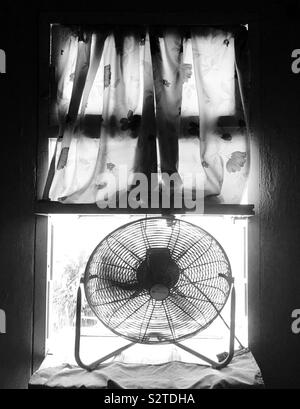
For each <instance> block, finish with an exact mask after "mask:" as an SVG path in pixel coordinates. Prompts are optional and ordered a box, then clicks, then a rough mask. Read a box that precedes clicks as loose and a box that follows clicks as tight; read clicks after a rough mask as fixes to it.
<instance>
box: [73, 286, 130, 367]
mask: <svg viewBox="0 0 300 409" xmlns="http://www.w3.org/2000/svg"><path fill="white" fill-rule="evenodd" d="M81 303H82V295H81V287H80V286H79V287H78V291H77V306H76V332H75V360H76V362H77V364H78V366H80V367H81V368H83V369H86V370H87V371H93V370H94V369H96V368H97V367H98V366H99V365H100V364H101V363H102V362H104V361H107V360H108V359H109V358H112V357H113V356H116V355H118V354H120V353H121V352H122V351H124V350H125V349H127V348H130V347H131V346H133V345H135V344H136V343H135V342H130V343H129V344H126V345H124V346H123V347H121V348H118V349H116V350H115V351H113V352H111V353H110V354H108V355H105V356H104V357H102V358H100V359H98V360H97V361H95V362H92V363H91V364H89V365H86V364H84V363H83V362H82V360H81V358H80V338H81Z"/></svg>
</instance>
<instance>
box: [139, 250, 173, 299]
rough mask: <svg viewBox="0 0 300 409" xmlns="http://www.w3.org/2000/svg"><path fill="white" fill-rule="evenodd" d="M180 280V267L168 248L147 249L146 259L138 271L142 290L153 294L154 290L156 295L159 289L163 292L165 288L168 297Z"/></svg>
mask: <svg viewBox="0 0 300 409" xmlns="http://www.w3.org/2000/svg"><path fill="white" fill-rule="evenodd" d="M178 279H179V267H178V265H177V264H176V263H175V261H174V260H173V259H172V258H171V255H170V250H169V249H168V248H149V249H147V253H146V259H145V260H144V261H143V262H142V263H141V264H140V266H139V267H138V269H137V280H138V282H139V284H140V286H141V288H144V289H146V290H148V291H150V294H151V291H152V289H153V288H154V290H153V291H154V293H156V292H157V289H158V288H160V289H161V290H162V288H163V287H164V288H165V289H166V291H167V295H166V297H167V296H168V294H169V290H170V288H172V287H174V286H175V285H176V283H177V282H178ZM157 286H160V287H157ZM164 293H165V291H164ZM151 295H152V294H151ZM166 297H164V298H166ZM153 298H155V297H153Z"/></svg>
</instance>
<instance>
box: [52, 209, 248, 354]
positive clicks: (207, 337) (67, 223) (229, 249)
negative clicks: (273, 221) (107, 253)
mask: <svg viewBox="0 0 300 409" xmlns="http://www.w3.org/2000/svg"><path fill="white" fill-rule="evenodd" d="M141 217H143V216H141V215H112V216H109V215H102V216H79V215H67V216H66V215H52V216H50V217H49V222H48V223H49V236H50V237H49V252H48V254H49V272H48V274H49V281H48V285H49V293H48V339H47V348H48V351H49V352H51V353H52V354H54V355H56V356H58V357H60V358H61V359H63V360H67V361H68V362H72V361H73V360H74V356H73V346H74V336H75V307H76V292H77V288H78V285H79V281H80V278H81V276H82V275H83V273H84V269H85V265H86V263H87V260H88V257H89V255H90V253H91V252H92V250H93V249H94V248H95V247H96V245H97V244H98V243H99V242H100V241H101V239H103V238H104V237H105V236H106V235H107V234H108V233H110V232H111V231H112V230H114V229H115V228H117V227H119V226H121V225H122V224H125V223H128V222H129V221H134V220H137V219H139V218H141ZM180 217H181V218H183V219H184V220H187V221H190V222H192V223H194V224H197V225H199V226H201V227H202V228H204V229H205V230H207V231H208V232H209V233H211V234H212V235H213V236H214V237H215V238H216V239H217V240H218V241H219V243H220V244H221V245H222V247H223V248H224V250H225V252H226V253H227V255H228V257H229V260H230V263H231V268H232V273H233V276H234V278H235V288H236V293H237V307H236V336H237V338H238V339H239V340H240V342H241V343H242V344H243V346H247V345H248V313H247V219H236V218H233V217H229V216H227V217H226V216H225V217H224V216H210V217H209V216H195V215H194V216H180ZM229 311H230V301H229V300H228V301H227V303H226V305H225V307H224V309H223V311H222V313H221V315H222V317H223V318H224V320H225V321H226V322H227V323H228V324H229ZM82 335H83V337H82V355H83V359H85V360H86V361H87V362H88V361H92V360H95V359H97V358H98V357H99V354H100V356H102V355H105V354H106V353H109V352H111V351H112V350H113V349H114V347H115V348H118V347H120V346H122V345H124V343H126V340H124V339H123V338H120V337H117V336H116V335H114V334H113V333H112V332H111V331H110V330H109V329H107V328H106V327H104V326H103V325H102V324H101V323H100V322H99V320H98V319H97V317H96V316H95V315H94V314H93V312H92V311H91V310H90V308H89V306H88V305H87V303H86V302H84V303H83V313H82ZM228 339H229V331H228V329H227V328H226V326H225V324H224V322H223V321H222V319H221V318H220V317H218V318H217V319H216V320H215V321H214V322H213V324H212V325H211V326H209V327H208V328H207V329H206V330H204V331H203V332H200V333H198V334H197V335H196V336H194V337H193V338H190V339H188V340H186V341H184V344H185V345H187V346H189V347H191V348H195V349H196V350H198V351H199V352H200V353H204V354H206V355H207V356H208V357H211V358H212V359H216V354H218V353H222V352H224V351H227V350H228V342H229V341H228ZM238 347H239V344H238V342H236V348H238ZM149 357H150V358H149ZM117 359H121V360H124V361H125V362H143V361H146V362H149V361H150V362H164V361H169V360H171V359H176V360H183V361H187V362H198V361H199V360H198V359H197V358H195V357H194V356H193V355H191V354H188V353H186V352H183V351H182V350H180V349H179V348H176V347H175V346H172V345H163V346H156V345H155V346H149V345H136V346H135V347H133V348H132V349H129V350H127V351H125V352H123V353H122V355H121V356H120V357H118V358H117ZM199 362H200V361H199Z"/></svg>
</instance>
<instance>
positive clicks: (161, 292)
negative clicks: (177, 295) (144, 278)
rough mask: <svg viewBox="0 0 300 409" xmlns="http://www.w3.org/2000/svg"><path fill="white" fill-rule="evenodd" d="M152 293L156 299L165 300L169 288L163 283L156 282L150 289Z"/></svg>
mask: <svg viewBox="0 0 300 409" xmlns="http://www.w3.org/2000/svg"><path fill="white" fill-rule="evenodd" d="M150 295H151V297H152V298H154V300H156V301H163V300H164V299H166V298H167V297H168V295H169V289H168V287H166V286H165V285H163V284H155V285H154V286H153V287H152V288H151V289H150Z"/></svg>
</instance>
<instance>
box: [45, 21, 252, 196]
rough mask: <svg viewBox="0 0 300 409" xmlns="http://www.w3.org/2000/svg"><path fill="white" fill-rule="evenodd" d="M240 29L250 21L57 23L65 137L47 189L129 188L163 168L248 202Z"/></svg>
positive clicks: (88, 192)
mask: <svg viewBox="0 0 300 409" xmlns="http://www.w3.org/2000/svg"><path fill="white" fill-rule="evenodd" d="M241 36H242V38H243V39H245V36H246V29H245V28H244V27H236V28H230V29H226V28H209V27H191V28H188V29H186V28H159V27H150V28H147V29H144V28H138V27H132V28H123V29H122V28H114V29H108V28H106V29H104V28H102V29H101V28H99V29H97V30H94V31H87V30H81V31H80V32H75V33H74V32H73V31H71V29H69V28H67V27H63V26H54V28H53V34H52V39H53V40H52V60H51V63H52V65H53V66H54V68H55V72H56V84H57V89H56V101H55V113H54V120H55V121H56V122H57V124H58V129H59V137H58V139H57V141H56V146H55V152H54V156H53V159H52V163H51V166H50V169H49V175H48V181H47V184H46V188H45V198H49V199H50V200H54V201H60V202H62V203H96V202H97V200H99V197H103V194H104V192H105V194H106V195H108V196H112V195H115V194H116V192H118V193H119V194H125V195H126V194H127V193H128V191H130V189H131V188H132V185H133V183H134V177H135V174H136V172H142V173H143V174H145V175H146V176H147V177H148V178H150V175H151V173H155V172H157V171H159V172H166V173H167V174H170V175H174V174H175V175H176V176H177V177H178V178H179V179H180V180H181V181H183V183H190V186H189V188H190V189H191V190H194V189H198V188H199V189H200V190H202V191H203V194H204V196H205V198H206V199H207V200H214V201H217V202H220V203H240V202H241V199H242V196H243V193H244V191H245V187H246V181H247V176H248V172H249V164H250V161H249V159H250V158H249V139H248V121H247V114H246V106H245V105H246V102H247V95H245V94H246V90H247V86H248V83H247V80H248V66H247V55H245V54H246V53H247V49H246V48H245V47H240V44H241V43H242V42H241V41H240V38H241ZM243 46H244V43H243ZM245 61H246V63H245ZM242 79H244V81H243V82H242ZM52 117H53V115H52ZM124 169H126V170H127V176H128V177H123V176H124V175H123V173H124ZM190 174H195V175H196V174H197V179H196V182H195V180H192V181H190V182H189V179H188V178H186V175H190ZM116 180H117V181H118V183H117V186H116V183H115V181H116Z"/></svg>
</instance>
